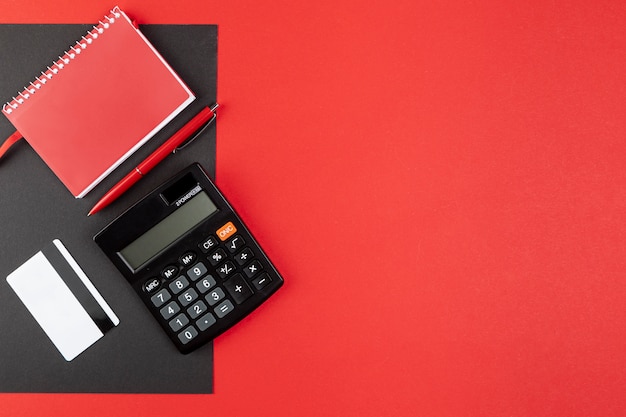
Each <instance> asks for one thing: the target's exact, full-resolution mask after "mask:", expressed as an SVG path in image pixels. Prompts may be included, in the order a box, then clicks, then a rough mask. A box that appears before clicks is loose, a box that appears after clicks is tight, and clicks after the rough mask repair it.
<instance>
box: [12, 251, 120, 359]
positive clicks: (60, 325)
mask: <svg viewBox="0 0 626 417" xmlns="http://www.w3.org/2000/svg"><path fill="white" fill-rule="evenodd" d="M7 282H8V283H9V285H10V286H11V288H12V289H13V291H15V293H16V294H17V296H18V297H19V298H20V300H21V301H22V303H24V306H26V308H27V309H28V311H29V312H30V314H31V315H32V316H33V317H34V319H35V320H36V321H37V323H39V325H40V326H41V328H42V329H43V331H44V332H45V333H46V335H47V336H48V338H50V340H51V341H52V343H53V344H54V346H56V348H57V349H58V350H59V352H60V353H61V355H63V357H64V358H65V360H66V361H71V360H72V359H74V358H76V356H78V355H79V354H80V353H82V352H83V351H85V350H86V349H87V348H88V347H89V346H91V345H93V344H94V343H95V342H96V341H98V340H99V339H100V338H102V336H104V334H105V333H106V332H108V331H109V330H110V329H112V328H113V327H115V326H117V325H118V324H119V319H118V318H117V316H116V315H115V313H114V312H113V310H111V308H110V307H109V305H108V304H107V303H106V301H105V300H104V299H103V298H102V296H101V295H100V293H99V292H98V290H97V289H96V288H95V287H94V286H93V284H92V283H91V281H90V280H89V278H87V275H85V273H84V272H83V270H82V269H81V268H80V266H79V265H78V264H77V263H76V261H75V260H74V258H73V257H72V256H71V255H70V253H69V252H68V251H67V249H66V248H65V246H64V245H63V244H62V243H61V241H60V240H58V239H56V240H54V241H53V242H52V243H51V244H49V245H48V246H46V247H45V248H44V249H42V250H41V251H39V252H37V253H36V254H35V255H33V256H32V257H31V258H30V259H29V260H27V261H26V262H25V263H24V264H22V265H21V266H20V267H18V268H17V269H16V270H15V271H13V272H12V273H11V274H9V276H8V277H7Z"/></svg>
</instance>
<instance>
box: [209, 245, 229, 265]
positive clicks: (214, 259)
mask: <svg viewBox="0 0 626 417" xmlns="http://www.w3.org/2000/svg"><path fill="white" fill-rule="evenodd" d="M225 258H226V252H224V249H218V250H216V251H215V252H213V253H212V254H211V255H210V256H209V262H210V263H211V265H213V266H215V265H217V264H219V263H220V262H222V261H223V260H224V259H225Z"/></svg>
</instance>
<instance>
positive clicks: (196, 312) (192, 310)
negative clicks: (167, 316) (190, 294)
mask: <svg viewBox="0 0 626 417" xmlns="http://www.w3.org/2000/svg"><path fill="white" fill-rule="evenodd" d="M206 310H207V306H206V304H204V302H202V301H196V302H195V303H194V304H193V305H192V306H191V307H189V308H188V309H187V314H189V317H191V318H192V319H195V318H198V317H200V315H201V314H202V313H204V312H205V311H206Z"/></svg>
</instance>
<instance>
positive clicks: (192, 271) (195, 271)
mask: <svg viewBox="0 0 626 417" xmlns="http://www.w3.org/2000/svg"><path fill="white" fill-rule="evenodd" d="M206 273H207V269H206V266H204V264H203V263H202V262H198V263H197V264H195V265H194V266H192V267H191V268H189V271H187V275H188V276H189V278H191V279H192V280H193V281H196V280H197V279H198V278H200V277H201V276H202V275H204V274H206Z"/></svg>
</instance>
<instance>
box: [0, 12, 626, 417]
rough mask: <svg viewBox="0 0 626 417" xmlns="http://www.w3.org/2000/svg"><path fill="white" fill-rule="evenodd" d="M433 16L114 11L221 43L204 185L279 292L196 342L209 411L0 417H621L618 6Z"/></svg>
mask: <svg viewBox="0 0 626 417" xmlns="http://www.w3.org/2000/svg"><path fill="white" fill-rule="evenodd" d="M433 3H435V2H429V1H421V0H395V1H380V0H375V1H371V0H370V1H354V0H336V1H328V2H298V1H281V0H268V1H250V0H232V1H221V2H217V1H172V2H165V1H149V2H148V1H145V2H140V1H131V0H129V1H120V3H119V5H120V6H122V8H123V9H125V10H126V11H127V12H128V14H129V15H131V16H133V17H135V18H136V19H137V20H138V21H139V22H140V23H211V24H218V25H219V55H218V56H219V58H218V61H219V71H218V74H219V75H218V96H219V101H220V103H221V104H222V109H221V110H220V120H219V125H218V133H217V140H218V142H217V146H218V147H217V149H218V151H217V182H218V184H219V185H220V186H221V188H222V189H223V190H224V192H225V194H227V196H229V198H230V199H231V200H232V202H233V204H234V205H235V206H236V207H238V208H239V210H240V212H241V213H240V214H241V215H242V217H243V218H244V220H246V221H247V223H249V226H250V228H251V229H252V230H253V231H254V232H255V234H256V235H257V237H258V239H259V240H260V241H261V243H262V245H263V246H264V247H265V248H266V250H267V252H268V253H269V254H270V257H271V258H272V259H273V260H274V261H275V263H276V264H277V266H278V268H279V270H280V271H281V272H282V273H283V275H284V277H285V286H284V288H283V289H282V290H281V291H280V292H279V293H278V294H277V295H276V296H275V297H273V298H272V299H271V300H270V301H269V302H268V303H267V304H265V305H264V306H263V307H262V308H261V309H260V310H259V311H257V312H256V313H255V314H254V315H253V316H251V317H250V318H248V319H246V320H245V321H244V322H243V323H242V324H240V325H239V326H238V327H236V328H234V329H233V330H232V331H230V332H229V333H227V334H225V335H224V336H222V337H220V338H219V339H218V340H217V341H216V342H215V363H216V373H215V394H214V395H210V396H207V395H183V396H167V395H166V396H156V395H21V394H20V395H0V415H6V416H29V417H31V416H39V415H41V416H83V415H90V416H109V415H147V416H172V415H194V416H198V415H203V416H204V415H207V416H208V415H216V416H217V415H231V416H252V415H255V416H302V415H311V416H312V415H323V416H380V415H394V416H416V415H424V416H504V415H506V416H603V417H607V416H623V415H624V413H625V412H626V395H625V391H626V390H625V388H626V377H625V371H626V309H625V308H624V304H625V303H624V301H625V296H626V283H625V282H624V270H625V268H624V267H625V266H626V265H625V264H626V246H625V243H624V242H625V238H626V233H625V230H626V229H625V227H624V220H626V214H625V213H626V210H625V209H626V174H625V173H624V161H625V151H626V145H625V144H624V136H625V135H624V133H626V125H625V117H624V116H625V112H624V100H625V99H626V87H625V83H624V77H625V74H626V55H625V53H626V25H625V24H624V22H626V3H624V2H622V1H618V0H615V1H594V2H589V1H570V2H566V1H562V2H559V1H556V2H544V1H534V2H517V3H516V2H499V1H475V2H454V1H442V2H436V4H433ZM112 6H113V4H110V3H108V2H104V1H101V0H97V1H90V2H83V3H80V2H79V3H76V2H75V1H74V0H71V1H69V0H68V1H8V0H2V1H1V2H0V10H1V12H0V21H1V23H33V22H43V23H57V22H58V23H86V22H94V21H96V20H97V19H99V18H100V17H101V16H102V15H103V14H104V13H105V12H107V11H108V10H109V9H110V8H111V7H112ZM2 59H8V58H7V57H2Z"/></svg>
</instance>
